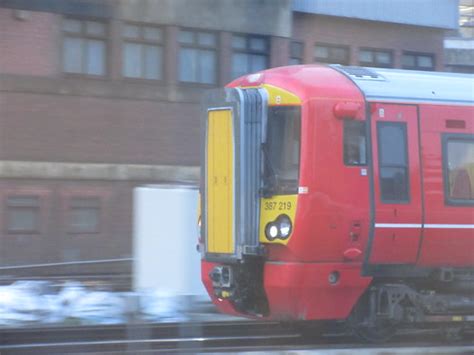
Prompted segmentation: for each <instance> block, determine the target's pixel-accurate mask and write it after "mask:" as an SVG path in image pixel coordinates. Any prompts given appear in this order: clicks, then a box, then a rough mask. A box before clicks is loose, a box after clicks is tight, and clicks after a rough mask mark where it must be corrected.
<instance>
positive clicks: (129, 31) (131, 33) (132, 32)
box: [123, 25, 140, 38]
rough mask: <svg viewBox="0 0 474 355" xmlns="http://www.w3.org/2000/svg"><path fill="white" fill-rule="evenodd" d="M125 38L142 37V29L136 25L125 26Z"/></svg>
mask: <svg viewBox="0 0 474 355" xmlns="http://www.w3.org/2000/svg"><path fill="white" fill-rule="evenodd" d="M123 36H124V37H127V38H139V37H140V27H138V26H135V25H124V26H123Z"/></svg>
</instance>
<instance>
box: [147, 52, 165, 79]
mask: <svg viewBox="0 0 474 355" xmlns="http://www.w3.org/2000/svg"><path fill="white" fill-rule="evenodd" d="M162 57H163V53H162V49H161V47H158V46H145V78H146V79H161V72H162V65H163V62H162Z"/></svg>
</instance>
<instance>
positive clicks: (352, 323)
mask: <svg viewBox="0 0 474 355" xmlns="http://www.w3.org/2000/svg"><path fill="white" fill-rule="evenodd" d="M371 309H372V308H371V307H369V295H365V296H364V297H362V298H361V299H360V300H359V303H358V304H357V305H356V306H355V308H354V310H353V311H352V314H351V316H350V317H349V320H348V325H349V327H350V328H351V330H352V333H353V334H354V335H355V336H357V337H358V338H359V339H361V340H363V341H364V342H371V343H383V342H386V341H388V340H390V339H391V338H392V337H393V336H394V335H395V334H396V333H397V327H396V325H395V324H394V323H393V322H391V321H390V320H385V319H377V317H376V315H375V314H372V313H371ZM372 312H374V310H373V309H372Z"/></svg>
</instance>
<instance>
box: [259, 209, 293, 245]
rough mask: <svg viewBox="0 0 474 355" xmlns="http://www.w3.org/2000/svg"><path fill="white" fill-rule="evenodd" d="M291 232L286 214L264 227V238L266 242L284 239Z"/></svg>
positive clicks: (290, 225) (289, 221)
mask: <svg viewBox="0 0 474 355" xmlns="http://www.w3.org/2000/svg"><path fill="white" fill-rule="evenodd" d="M291 230H292V224H291V219H290V217H288V216H287V215H286V214H282V215H279V216H278V218H277V219H276V220H275V221H273V222H270V223H268V224H267V225H266V226H265V236H266V237H267V239H268V240H275V239H277V238H278V239H286V238H288V237H289V236H290V234H291Z"/></svg>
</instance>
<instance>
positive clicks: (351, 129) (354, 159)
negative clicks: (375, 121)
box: [344, 120, 367, 166]
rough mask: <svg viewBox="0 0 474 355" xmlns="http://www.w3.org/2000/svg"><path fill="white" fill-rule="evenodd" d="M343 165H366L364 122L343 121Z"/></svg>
mask: <svg viewBox="0 0 474 355" xmlns="http://www.w3.org/2000/svg"><path fill="white" fill-rule="evenodd" d="M344 164H345V165H349V166H359V165H367V154H366V139H365V122H362V121H354V120H344Z"/></svg>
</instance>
